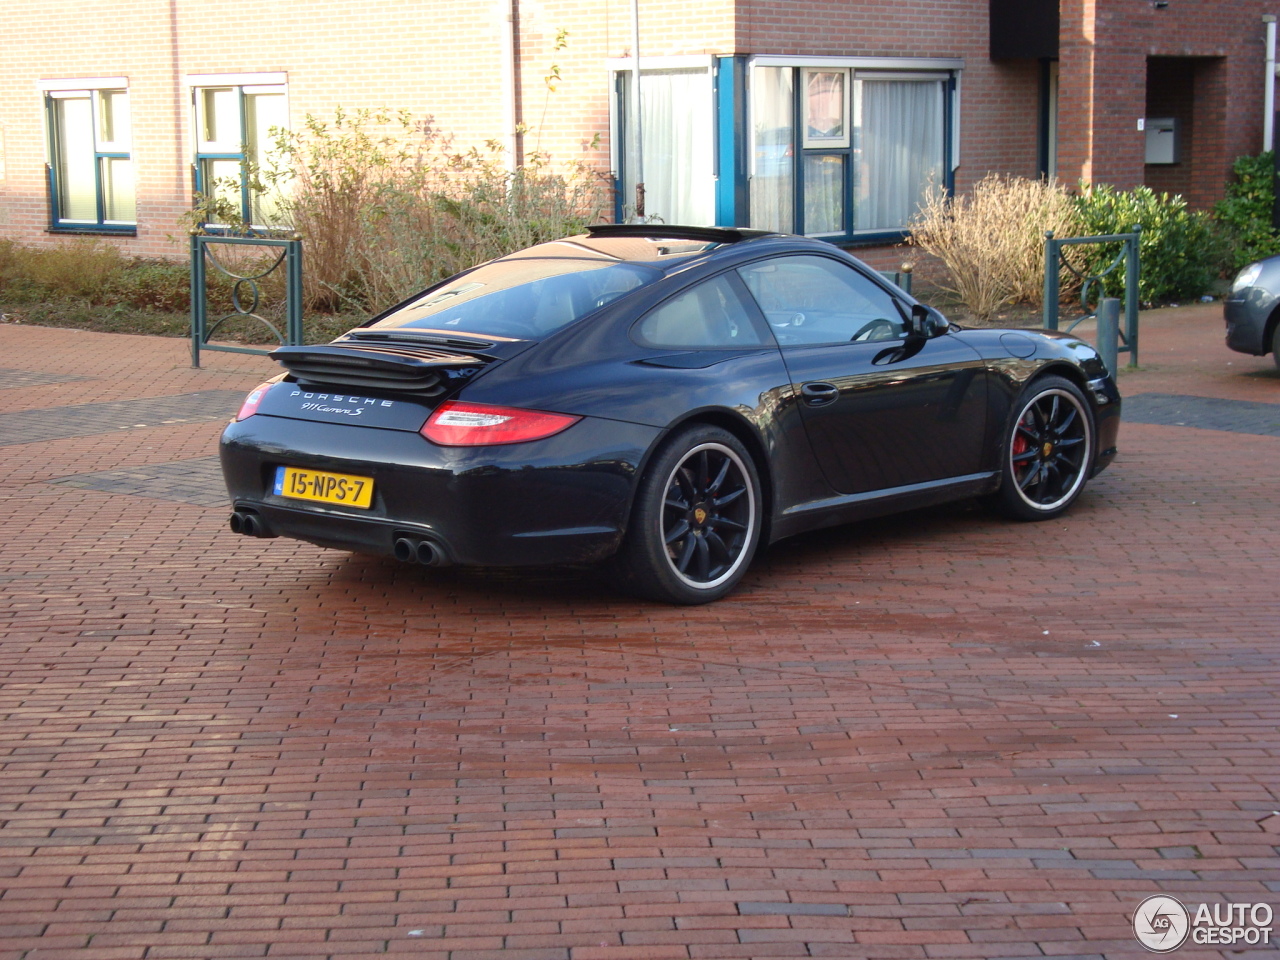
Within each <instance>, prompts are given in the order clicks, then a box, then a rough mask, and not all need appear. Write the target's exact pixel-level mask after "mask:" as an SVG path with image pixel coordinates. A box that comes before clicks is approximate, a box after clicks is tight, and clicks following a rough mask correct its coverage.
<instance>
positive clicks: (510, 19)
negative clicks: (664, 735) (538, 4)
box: [502, 0, 524, 173]
mask: <svg viewBox="0 0 1280 960" xmlns="http://www.w3.org/2000/svg"><path fill="white" fill-rule="evenodd" d="M504 6H505V7H506V13H505V16H504V18H503V19H504V20H505V21H506V22H505V23H503V25H502V130H503V135H502V139H503V153H504V154H505V159H506V166H507V170H508V171H510V172H512V173H514V172H515V171H516V170H517V169H518V168H519V167H520V165H521V164H522V163H523V162H524V157H522V156H521V154H522V153H523V152H524V151H523V150H522V149H521V147H522V144H521V140H522V138H521V136H520V133H519V129H518V128H519V126H520V110H519V97H520V93H519V90H520V64H519V62H518V59H519V56H520V42H519V36H518V32H519V29H520V0H507V3H506V4H504Z"/></svg>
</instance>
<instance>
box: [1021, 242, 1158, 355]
mask: <svg viewBox="0 0 1280 960" xmlns="http://www.w3.org/2000/svg"><path fill="white" fill-rule="evenodd" d="M1141 235H1142V228H1141V227H1134V228H1133V232H1132V233H1114V234H1108V235H1105V236H1097V237H1068V238H1066V239H1062V240H1059V239H1057V238H1056V237H1055V236H1054V235H1053V231H1052V230H1048V231H1046V232H1045V235H1044V328H1045V329H1046V330H1057V329H1058V324H1059V320H1060V312H1061V307H1060V304H1059V296H1060V293H1061V279H1062V268H1063V267H1064V266H1065V267H1066V268H1067V270H1068V271H1069V272H1070V273H1072V274H1074V275H1075V276H1076V277H1078V278H1079V279H1080V281H1081V283H1080V308H1081V309H1082V310H1083V311H1084V315H1083V316H1080V317H1077V318H1076V319H1075V320H1073V321H1071V323H1070V324H1069V325H1068V326H1067V330H1068V331H1071V330H1074V329H1075V327H1076V325H1077V324H1079V323H1080V322H1081V321H1083V320H1088V319H1090V318H1092V317H1095V316H1096V315H1097V310H1096V307H1095V308H1091V307H1090V306H1089V298H1090V295H1091V294H1092V293H1094V291H1095V289H1096V291H1097V294H1098V300H1099V302H1101V300H1102V298H1103V296H1104V294H1105V282H1106V277H1107V276H1109V275H1110V274H1112V273H1113V272H1115V270H1116V268H1117V267H1119V266H1120V264H1121V263H1123V264H1124V265H1125V268H1124V316H1125V322H1124V326H1123V328H1122V329H1120V330H1119V334H1118V336H1119V343H1118V344H1117V345H1116V349H1115V353H1127V354H1129V363H1130V365H1131V366H1135V367H1136V366H1137V365H1138V280H1139V278H1140V276H1141V271H1142V267H1141V263H1140V261H1139V259H1138V240H1139V239H1140V238H1141ZM1117 241H1119V242H1120V243H1121V247H1120V252H1119V253H1117V254H1116V256H1115V258H1114V259H1113V260H1112V261H1111V263H1109V264H1108V265H1107V266H1106V268H1105V269H1103V270H1099V271H1098V272H1097V273H1091V274H1085V273H1082V272H1081V271H1080V270H1077V269H1076V268H1075V267H1073V266H1072V265H1071V264H1070V263H1069V262H1068V261H1067V259H1066V258H1065V257H1064V256H1063V254H1062V248H1063V247H1067V246H1077V245H1080V244H1086V243H1089V244H1102V243H1115V242H1117ZM1113 355H1114V354H1113ZM1111 372H1112V373H1113V374H1114V373H1115V371H1114V370H1112V371H1111Z"/></svg>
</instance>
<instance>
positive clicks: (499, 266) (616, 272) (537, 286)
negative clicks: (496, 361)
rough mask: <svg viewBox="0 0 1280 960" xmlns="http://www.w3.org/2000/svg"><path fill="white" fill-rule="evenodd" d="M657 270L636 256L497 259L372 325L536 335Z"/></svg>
mask: <svg viewBox="0 0 1280 960" xmlns="http://www.w3.org/2000/svg"><path fill="white" fill-rule="evenodd" d="M661 276H662V273H661V271H658V270H655V269H653V268H652V267H645V266H641V265H639V264H634V263H617V262H609V261H605V262H601V261H599V260H585V259H584V260H578V259H567V258H566V259H551V258H548V259H515V260H498V261H495V262H493V263H488V264H485V265H484V266H482V267H478V268H477V269H475V270H472V271H471V272H470V273H467V274H463V275H462V276H459V277H456V278H455V279H453V280H450V281H449V282H448V283H446V284H445V285H444V286H442V287H437V288H436V289H434V290H432V291H431V292H429V293H425V294H423V295H422V297H420V298H419V299H417V300H415V301H413V302H411V303H409V304H407V305H406V306H403V307H401V308H400V309H399V310H397V311H396V312H395V313H393V314H391V315H390V316H388V317H384V318H383V319H382V320H379V321H378V322H377V323H376V324H374V326H375V327H377V328H387V327H407V328H411V329H417V330H440V331H443V332H446V333H470V334H475V335H478V336H486V335H487V336H494V337H511V338H514V339H518V340H540V339H542V338H543V337H545V336H547V335H548V334H550V333H554V332H555V331H556V330H559V329H560V328H561V327H564V326H567V325H568V324H570V323H573V322H574V321H575V320H578V319H579V318H581V317H585V316H586V315H587V314H588V313H591V312H592V311H593V310H597V309H599V308H600V307H603V306H604V305H605V304H606V303H609V302H610V301H611V300H616V299H617V298H618V297H620V296H622V295H623V294H625V293H630V292H631V291H632V290H635V289H636V288H637V287H642V286H644V285H645V284H648V283H652V282H654V281H655V280H658V279H659V278H661Z"/></svg>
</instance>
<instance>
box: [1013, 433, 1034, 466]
mask: <svg viewBox="0 0 1280 960" xmlns="http://www.w3.org/2000/svg"><path fill="white" fill-rule="evenodd" d="M1030 449H1031V444H1030V442H1029V441H1028V440H1027V438H1026V437H1024V436H1023V435H1022V432H1021V431H1017V432H1015V433H1014V435H1013V451H1012V455H1013V456H1014V457H1020V456H1022V454H1024V453H1026V452H1027V451H1028V450H1030ZM1026 468H1027V464H1025V463H1023V464H1014V470H1022V471H1023V472H1024V473H1025V472H1026Z"/></svg>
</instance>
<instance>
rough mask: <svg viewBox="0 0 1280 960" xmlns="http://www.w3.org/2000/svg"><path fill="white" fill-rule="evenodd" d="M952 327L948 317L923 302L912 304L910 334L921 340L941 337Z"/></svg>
mask: <svg viewBox="0 0 1280 960" xmlns="http://www.w3.org/2000/svg"><path fill="white" fill-rule="evenodd" d="M950 327H951V324H950V323H949V322H948V321H947V318H946V317H944V316H943V315H942V314H940V313H939V312H938V311H937V310H935V309H933V307H926V306H925V305H924V304H923V303H915V304H912V305H911V325H910V334H909V335H910V336H911V337H913V338H919V339H921V340H929V339H932V338H933V337H940V336H942V335H943V334H944V333H946V332H947V330H948V329H949V328H950Z"/></svg>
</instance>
